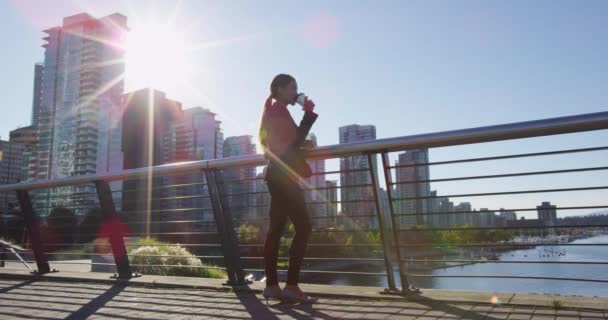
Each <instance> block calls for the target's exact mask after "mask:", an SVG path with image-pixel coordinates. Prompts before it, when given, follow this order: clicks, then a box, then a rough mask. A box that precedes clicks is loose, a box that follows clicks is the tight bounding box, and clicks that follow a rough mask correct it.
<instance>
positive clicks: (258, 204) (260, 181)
mask: <svg viewBox="0 0 608 320" xmlns="http://www.w3.org/2000/svg"><path fill="white" fill-rule="evenodd" d="M256 178H257V179H256V180H255V184H254V190H253V191H254V192H255V196H254V199H255V203H254V205H255V207H254V212H255V214H254V215H255V221H252V222H250V223H249V224H254V225H256V226H258V227H259V228H260V229H262V230H267V228H268V221H266V220H262V219H264V218H268V214H269V210H270V193H268V186H267V185H266V182H265V181H264V173H263V172H261V173H259V174H258V175H257V176H256ZM264 233H265V232H264Z"/></svg>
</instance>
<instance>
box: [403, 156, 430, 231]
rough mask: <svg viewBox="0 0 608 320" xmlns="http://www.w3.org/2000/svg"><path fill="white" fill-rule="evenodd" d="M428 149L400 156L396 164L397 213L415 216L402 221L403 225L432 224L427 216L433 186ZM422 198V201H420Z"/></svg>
mask: <svg viewBox="0 0 608 320" xmlns="http://www.w3.org/2000/svg"><path fill="white" fill-rule="evenodd" d="M428 162H429V152H428V149H420V150H408V151H407V152H404V153H401V154H399V159H398V161H397V163H396V166H397V168H396V179H395V182H396V186H395V197H396V198H400V199H402V200H397V201H396V205H395V207H396V208H397V210H396V211H397V212H399V213H401V214H408V215H413V216H404V217H403V218H404V219H400V220H401V221H400V222H401V224H402V225H412V224H430V223H431V222H432V219H430V218H429V216H427V215H425V214H426V213H428V212H430V211H429V202H430V201H429V200H433V199H432V198H431V199H429V197H430V195H431V185H430V183H429V182H428V180H429V179H430V173H429V167H428V165H423V164H426V163H428ZM419 198H421V199H419Z"/></svg>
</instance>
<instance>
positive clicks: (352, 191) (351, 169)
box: [339, 124, 378, 229]
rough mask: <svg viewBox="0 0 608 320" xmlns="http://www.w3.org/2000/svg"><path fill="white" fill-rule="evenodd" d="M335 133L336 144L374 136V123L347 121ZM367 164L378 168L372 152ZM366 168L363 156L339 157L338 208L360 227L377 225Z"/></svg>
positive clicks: (367, 169) (370, 182)
mask: <svg viewBox="0 0 608 320" xmlns="http://www.w3.org/2000/svg"><path fill="white" fill-rule="evenodd" d="M339 133H340V144H346V143H352V142H360V141H368V140H375V139H376V127H375V126H373V125H356V124H354V125H348V126H344V127H340V128H339ZM371 168H372V170H374V172H378V170H377V169H378V166H377V161H376V157H375V156H374V157H373V158H372V163H371ZM369 169H370V163H369V161H368V158H367V156H350V157H344V158H340V171H341V173H340V197H341V198H340V201H341V206H340V207H341V212H342V214H344V215H345V219H346V220H348V221H350V222H352V223H353V224H355V225H356V226H357V227H359V228H364V229H366V228H375V227H377V223H376V219H374V214H375V205H374V198H373V192H372V189H371V184H372V181H371V175H370V172H369ZM362 216H369V217H362Z"/></svg>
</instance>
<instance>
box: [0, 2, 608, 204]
mask: <svg viewBox="0 0 608 320" xmlns="http://www.w3.org/2000/svg"><path fill="white" fill-rule="evenodd" d="M173 7H174V4H173V3H172V2H170V1H156V2H155V1H116V0H114V1H53V2H52V3H51V2H49V1H22V0H9V1H6V0H5V1H2V2H0V27H1V28H0V30H1V31H0V32H1V33H2V34H1V39H2V41H3V42H2V43H3V54H2V57H3V59H1V60H0V70H2V71H3V72H2V75H1V76H0V88H2V91H0V92H2V98H3V100H2V102H3V103H2V105H1V108H2V111H3V112H2V115H3V116H2V117H0V128H1V130H0V135H1V136H2V137H3V138H5V137H7V135H8V132H9V131H10V130H11V129H13V128H15V127H17V126H18V125H26V124H28V122H29V119H30V114H31V110H30V108H31V100H32V97H31V95H32V94H31V91H32V80H33V65H34V63H35V62H37V61H41V60H42V58H43V49H42V48H41V47H40V45H41V44H42V40H40V38H41V37H42V36H43V33H42V32H41V30H42V29H44V28H47V27H51V26H55V25H59V24H60V23H61V19H62V17H64V16H67V15H72V14H75V13H78V12H82V11H88V12H89V13H91V14H93V15H95V16H102V15H107V14H110V13H113V12H121V13H123V14H125V15H127V16H128V17H129V19H130V20H131V21H133V23H134V24H135V23H136V20H137V19H140V20H142V19H146V20H148V21H150V19H152V20H154V19H156V20H159V21H161V22H162V21H164V20H165V19H166V15H167V13H168V12H171V9H172V8H173ZM606 17H608V2H606V1H583V2H578V1H533V2H531V1H306V2H297V3H296V2H292V1H182V2H181V6H180V8H179V10H178V14H177V21H178V25H183V26H184V28H186V29H188V30H189V33H190V34H191V36H192V41H193V42H196V43H217V41H220V43H221V44H223V45H217V46H211V47H209V48H207V49H204V50H200V51H198V52H197V54H200V60H199V61H197V69H196V70H194V75H193V76H192V78H191V79H189V82H190V83H191V84H192V87H193V88H194V90H192V89H188V90H186V89H184V90H174V91H173V92H171V91H169V92H167V93H168V95H169V96H170V97H172V98H174V99H177V100H180V101H182V102H183V103H184V106H185V108H189V107H193V106H196V105H203V106H208V107H209V108H211V109H212V110H213V111H215V112H217V113H219V114H220V117H221V120H222V121H223V130H224V133H225V135H226V136H230V135H240V134H255V132H256V128H257V124H258V119H259V111H260V108H261V104H262V103H263V100H264V98H265V97H266V96H267V94H268V83H269V81H270V80H271V78H272V77H273V76H274V75H275V74H277V73H280V72H287V73H291V74H292V75H294V76H295V77H296V78H297V79H298V82H299V85H300V89H301V90H302V91H303V92H306V93H307V94H309V95H310V96H311V97H312V98H313V99H314V100H315V101H316V102H317V110H318V113H319V114H320V118H319V120H318V121H317V123H316V124H315V127H314V128H313V131H314V132H315V133H316V134H317V136H318V140H319V143H320V144H322V145H327V144H335V143H337V142H338V129H337V127H339V126H342V125H347V124H353V123H357V124H374V125H376V126H377V133H378V137H379V138H383V137H393V136H403V135H411V134H418V133H427V132H436V131H444V130H452V129H461V128H468V127H476V126H484V125H493V124H501V123H508V122H517V121H526V120H533V119H540V118H550V117H558V116H566V115H573V114H581V113H590V112H598V111H606V110H608V94H607V92H608V87H607V84H608V20H607V19H606ZM132 27H133V28H135V27H136V25H132ZM161 89H163V88H161ZM298 116H299V113H298V112H296V113H295V117H298ZM607 137H608V134H607V132H606V131H601V132H595V133H588V134H577V135H567V136H560V137H551V138H541V139H530V140H522V141H512V142H505V143H492V144H484V145H477V146H468V147H459V148H442V149H438V150H432V151H431V160H433V161H439V160H445V159H450V158H459V157H463V156H483V155H497V154H507V153H518V152H529V151H534V150H554V149H559V148H577V147H587V146H600V145H602V144H605V143H606V141H607V139H606V138H607ZM606 160H608V153H605V152H604V153H595V154H588V155H582V154H578V155H574V156H564V157H559V158H557V157H555V158H549V159H547V158H542V159H541V158H539V159H531V160H526V161H511V162H500V163H498V162H496V163H491V164H490V163H488V164H485V165H480V164H475V165H468V166H450V167H447V166H446V167H434V168H432V169H431V175H432V177H433V178H442V177H450V176H459V175H469V174H488V173H497V172H499V173H500V172H515V171H521V170H524V171H528V170H542V169H547V168H551V169H557V168H572V167H580V166H600V165H606ZM329 166H330V167H331V166H335V162H334V163H332V162H330V163H329ZM334 178H336V177H334ZM606 178H608V176H607V175H606V173H604V172H601V173H597V172H596V173H590V174H578V175H562V176H558V177H548V176H542V177H540V178H539V177H533V178H526V179H522V178H519V179H502V180H493V181H489V180H487V181H475V182H470V183H458V184H449V183H445V184H437V185H433V188H434V189H438V190H439V191H440V193H441V194H454V193H462V192H485V191H487V190H515V189H521V188H531V189H534V188H544V187H564V186H587V185H593V186H598V185H603V184H606V183H607V181H608V179H606ZM607 195H608V194H607V193H606V192H605V191H602V192H595V193H590V192H589V193H576V194H575V193H571V194H569V195H564V194H543V195H530V196H523V197H522V196H520V197H511V198H509V197H500V198H498V197H496V198H483V199H482V198H468V199H454V200H455V201H461V200H466V201H471V202H473V205H474V206H475V207H477V208H479V207H490V208H498V207H530V206H533V205H534V206H535V205H536V204H538V203H539V202H540V201H541V200H548V201H552V202H554V203H556V204H558V205H574V204H576V205H589V204H598V205H599V204H607V203H608V200H606V199H608V197H607ZM602 202H604V203H602ZM565 214H566V213H565V212H564V213H563V214H562V213H560V215H565ZM568 214H570V213H568Z"/></svg>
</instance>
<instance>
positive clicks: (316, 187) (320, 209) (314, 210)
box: [304, 133, 328, 228]
mask: <svg viewBox="0 0 608 320" xmlns="http://www.w3.org/2000/svg"><path fill="white" fill-rule="evenodd" d="M307 141H308V142H309V146H310V147H311V148H314V147H317V146H318V144H317V136H316V135H315V134H314V133H310V134H309V135H308V137H307ZM307 162H308V165H309V166H310V169H311V171H312V173H313V175H312V176H311V177H309V178H307V179H306V186H305V188H306V189H311V190H306V191H305V192H304V195H305V199H306V201H307V203H308V206H307V207H308V210H309V214H310V217H311V218H312V219H311V220H312V226H313V228H325V227H327V223H328V221H327V206H326V205H325V174H320V173H322V172H325V159H315V160H307Z"/></svg>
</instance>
